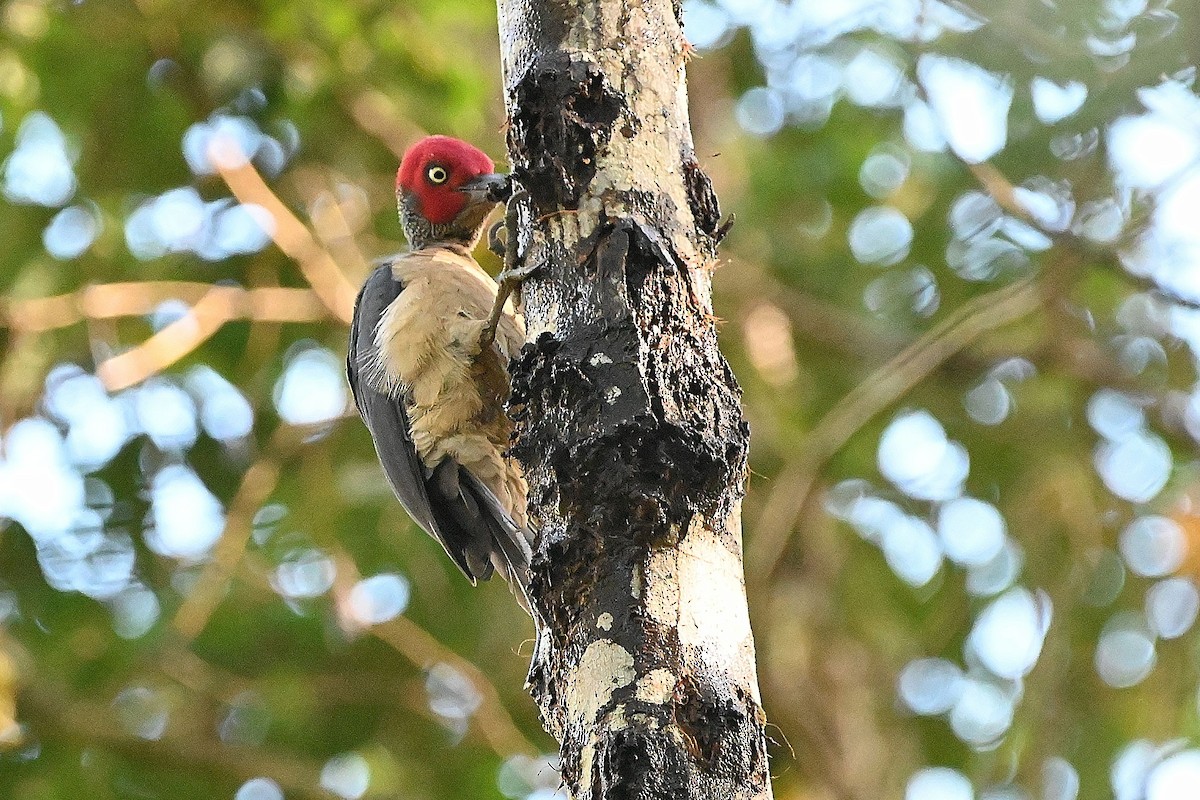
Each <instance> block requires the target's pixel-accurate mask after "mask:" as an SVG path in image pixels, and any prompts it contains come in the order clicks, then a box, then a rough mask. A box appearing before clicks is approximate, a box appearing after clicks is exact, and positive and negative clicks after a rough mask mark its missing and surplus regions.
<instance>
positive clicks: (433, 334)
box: [376, 259, 512, 470]
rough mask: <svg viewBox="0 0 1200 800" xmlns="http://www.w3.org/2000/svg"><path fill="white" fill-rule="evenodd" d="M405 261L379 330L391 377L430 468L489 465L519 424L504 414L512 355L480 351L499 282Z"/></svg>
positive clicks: (437, 264)
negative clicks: (445, 463)
mask: <svg viewBox="0 0 1200 800" xmlns="http://www.w3.org/2000/svg"><path fill="white" fill-rule="evenodd" d="M410 260H411V262H412V263H402V262H405V261H410ZM397 263H398V267H397V268H395V269H394V273H395V274H396V277H397V278H398V279H399V280H400V281H401V283H402V284H403V285H404V289H403V291H401V292H400V294H399V296H398V297H397V298H396V299H395V300H394V301H393V302H392V303H391V305H390V306H388V308H387V310H386V311H385V312H384V314H383V317H382V319H381V320H380V324H379V329H378V330H377V332H376V343H377V344H378V346H379V354H380V360H381V362H382V363H381V367H382V369H383V372H384V377H385V379H386V381H387V383H388V384H389V385H391V386H394V387H397V388H398V389H400V390H401V391H402V393H403V394H402V396H403V402H405V404H406V406H407V408H406V411H407V412H408V417H409V423H410V427H411V433H412V439H413V443H414V444H415V445H416V448H417V453H418V454H419V455H420V456H421V460H422V461H423V462H424V463H425V464H426V466H429V467H434V466H436V465H437V464H438V463H439V462H440V461H441V460H442V459H443V458H445V457H446V456H450V457H452V458H454V459H455V460H456V461H458V462H459V463H460V464H463V465H464V466H468V467H470V466H471V463H472V462H474V463H477V464H479V466H480V468H484V466H485V465H484V464H483V463H482V461H487V460H492V459H493V455H492V454H495V456H494V457H495V458H499V454H500V452H502V450H503V448H504V447H505V446H506V444H507V441H508V436H509V434H510V432H511V429H512V426H511V423H510V422H509V420H508V417H507V416H506V415H505V414H504V402H505V401H506V400H507V398H508V394H509V379H508V372H507V369H506V365H505V363H504V359H503V358H501V356H500V354H499V353H498V352H497V351H496V349H495V347H491V348H489V349H488V351H487V352H485V353H483V355H482V356H481V355H480V348H479V337H480V334H481V333H482V330H483V326H484V324H485V321H486V319H487V316H488V314H489V312H490V311H491V307H492V303H493V302H494V300H495V296H496V295H495V292H496V289H495V283H494V282H493V281H492V280H491V279H490V278H489V277H488V276H487V275H486V274H484V273H483V272H482V271H481V270H478V268H477V267H473V268H468V267H455V265H453V264H452V263H451V264H446V263H443V262H441V261H438V260H436V259H424V260H418V259H401V260H400V261H398V262H397ZM490 469H491V468H489V470H490Z"/></svg>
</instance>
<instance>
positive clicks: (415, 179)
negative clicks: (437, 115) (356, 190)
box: [396, 136, 496, 225]
mask: <svg viewBox="0 0 1200 800" xmlns="http://www.w3.org/2000/svg"><path fill="white" fill-rule="evenodd" d="M495 168H496V167H495V165H494V164H493V163H492V160H491V159H490V158H488V157H487V156H486V155H485V154H484V153H483V151H481V150H480V149H479V148H477V147H475V146H473V145H470V144H467V143H466V142H464V141H462V140H461V139H455V138H452V137H450V136H426V137H425V138H424V139H422V140H421V141H419V142H417V143H416V144H414V145H413V146H412V147H410V148H408V150H407V151H406V152H405V153H404V159H403V160H402V161H401V162H400V170H399V171H398V172H397V173H396V193H397V195H399V196H400V201H401V205H402V206H403V205H404V204H406V203H411V206H410V208H411V210H412V211H415V212H416V213H417V214H419V215H420V216H422V217H424V218H425V219H426V220H427V221H429V222H430V223H432V224H433V225H449V224H450V223H452V222H454V220H455V219H456V218H458V216H459V215H460V214H461V213H462V212H463V210H464V209H465V208H466V207H467V203H468V202H470V200H471V197H470V196H469V194H468V193H467V192H464V191H463V187H464V186H465V185H466V184H468V183H470V182H471V181H473V180H475V179H476V178H479V177H482V176H484V175H489V174H491V173H492V172H494V170H495Z"/></svg>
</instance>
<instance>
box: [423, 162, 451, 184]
mask: <svg viewBox="0 0 1200 800" xmlns="http://www.w3.org/2000/svg"><path fill="white" fill-rule="evenodd" d="M425 177H427V178H429V182H430V183H437V184H441V183H445V182H446V179H447V178H449V177H450V174H449V173H448V172H446V168H445V167H439V166H436V165H435V166H432V167H430V168H429V170H428V171H427V172H426V173H425Z"/></svg>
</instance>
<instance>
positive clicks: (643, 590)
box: [499, 0, 771, 800]
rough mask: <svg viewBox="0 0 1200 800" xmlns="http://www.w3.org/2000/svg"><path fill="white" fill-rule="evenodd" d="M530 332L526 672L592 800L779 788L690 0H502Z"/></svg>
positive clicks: (576, 790)
mask: <svg viewBox="0 0 1200 800" xmlns="http://www.w3.org/2000/svg"><path fill="white" fill-rule="evenodd" d="M499 9H500V33H501V42H502V56H503V66H504V72H505V90H506V99H507V105H508V112H509V121H510V125H509V133H508V145H509V152H510V156H511V159H512V163H513V167H514V170H515V172H516V174H517V176H518V178H519V181H520V183H521V184H522V185H523V187H524V188H525V189H526V190H527V191H528V193H529V200H528V201H527V202H526V204H525V207H524V208H522V213H521V220H522V225H521V234H520V242H521V250H522V254H523V256H524V260H525V264H526V265H527V266H528V265H537V266H539V267H540V270H539V272H538V273H536V275H535V276H534V277H532V278H530V279H529V280H528V281H527V282H526V284H525V286H524V288H523V291H522V295H523V297H522V300H523V306H524V313H525V320H526V325H527V327H528V329H529V336H530V343H529V344H528V345H526V347H525V349H524V350H523V351H522V354H521V356H520V358H519V359H518V360H517V361H516V362H515V363H514V365H513V383H514V387H513V414H514V417H515V418H516V419H517V421H518V427H519V432H518V439H517V443H516V445H515V447H514V452H515V454H516V455H517V457H518V458H520V459H521V461H522V462H523V464H524V465H525V467H526V469H527V473H528V478H529V483H530V513H531V518H532V519H533V520H534V522H535V524H536V526H537V528H538V530H539V531H540V538H539V542H538V546H537V552H536V553H535V556H534V579H533V585H532V590H531V594H532V598H533V602H534V604H535V605H536V606H537V608H538V610H539V612H540V616H542V617H543V618H544V620H545V622H546V625H545V628H544V631H543V635H542V636H541V638H540V640H539V642H538V645H537V648H536V651H535V654H534V658H533V664H532V665H531V668H530V690H531V692H532V694H533V696H534V699H535V700H536V701H537V702H538V704H539V706H540V708H541V712H542V717H543V721H544V723H545V725H546V728H547V730H549V731H550V733H551V734H553V735H554V736H555V738H557V739H558V741H559V742H560V743H561V745H562V757H563V758H562V761H563V779H564V781H565V783H566V785H567V787H568V789H569V790H570V792H571V796H572V797H573V798H576V799H577V800H626V798H628V799H629V800H633V799H634V798H638V799H639V800H642V799H644V800H649V799H650V798H656V799H657V798H671V799H672V800H676V799H678V798H714V799H718V798H719V800H727V799H728V798H739V799H740V798H769V797H770V796H771V786H770V776H769V773H768V769H767V756H766V746H765V734H764V722H765V720H764V716H763V712H762V708H761V703H760V700H759V694H758V685H757V679H756V677H755V670H754V646H753V641H752V638H751V634H750V623H749V617H748V615H747V612H746V600H745V588H744V583H743V579H742V561H741V527H740V502H741V497H742V492H743V487H744V481H745V474H746V449H747V443H748V438H749V432H748V429H747V426H746V423H745V421H744V419H743V417H742V412H741V404H740V392H739V390H738V387H737V383H736V381H735V380H734V378H733V375H732V374H731V372H730V370H729V367H728V365H727V364H726V362H725V360H724V358H723V357H722V356H721V354H720V352H719V350H718V349H717V338H716V328H715V325H714V318H713V316H712V308H711V292H710V282H709V277H710V271H711V268H712V267H713V266H714V264H715V258H716V244H717V239H718V238H719V236H720V229H719V226H718V223H719V216H720V214H719V210H718V206H717V199H716V196H715V194H714V193H713V189H712V184H711V182H710V181H709V179H708V177H707V176H706V175H705V174H704V172H703V170H702V169H701V167H700V165H699V164H698V163H697V160H696V158H695V155H694V153H693V148H692V139H691V131H690V128H689V124H688V116H687V95H686V89H685V84H684V61H685V58H686V53H687V50H688V46H687V44H686V42H685V41H684V38H683V35H682V31H681V29H680V19H679V5H678V3H675V2H672V0H641V2H631V1H630V0H572V2H566V0H500V2H499Z"/></svg>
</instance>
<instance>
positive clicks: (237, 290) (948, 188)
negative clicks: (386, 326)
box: [0, 0, 1200, 800]
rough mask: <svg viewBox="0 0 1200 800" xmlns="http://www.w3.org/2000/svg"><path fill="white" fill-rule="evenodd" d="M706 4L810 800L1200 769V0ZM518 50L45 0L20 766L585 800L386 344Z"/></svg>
mask: <svg viewBox="0 0 1200 800" xmlns="http://www.w3.org/2000/svg"><path fill="white" fill-rule="evenodd" d="M684 13H685V19H686V24H687V34H688V37H689V39H690V41H691V42H692V43H693V44H694V45H695V48H696V52H695V57H694V58H693V59H692V60H691V62H690V65H689V78H690V88H691V100H692V123H693V127H694V130H695V137H696V142H697V148H698V154H699V156H700V160H701V161H702V163H703V164H704V166H705V167H706V169H708V170H709V171H710V173H711V175H712V177H713V180H714V181H715V183H716V186H717V189H718V191H719V194H720V196H721V199H722V201H723V204H724V209H725V211H726V212H736V214H737V224H736V226H735V227H734V228H733V231H732V233H731V234H730V236H729V238H728V239H727V241H726V243H725V245H724V247H723V259H722V264H721V266H720V268H719V270H718V272H717V274H716V307H717V310H718V313H719V314H720V316H721V317H722V318H723V320H724V322H723V334H722V336H723V338H722V341H723V346H724V348H725V352H726V354H727V356H728V357H729V359H730V360H731V361H732V363H733V365H734V367H735V369H736V371H737V374H738V376H739V378H740V380H741V382H742V385H743V387H744V389H745V401H746V411H747V414H748V416H749V418H750V420H751V422H752V424H753V430H754V438H753V449H752V455H751V463H752V467H753V474H752V475H751V477H750V486H749V495H748V497H747V500H746V503H745V539H746V546H747V549H746V566H747V584H748V591H749V595H750V599H751V615H752V618H753V621H754V626H755V630H756V634H757V640H758V647H759V670H760V680H761V684H762V691H763V697H764V701H765V706H766V710H767V713H768V715H769V717H770V720H771V722H772V723H773V724H772V727H771V735H772V738H773V740H774V742H773V745H772V753H773V772H774V774H775V783H776V797H778V798H782V799H786V800H882V799H883V798H902V797H903V798H906V800H974V799H975V798H978V799H979V800H1077V799H1078V800H1100V799H1101V798H1103V799H1104V800H1110V799H1111V800H1194V799H1195V798H1197V797H1200V722H1198V713H1200V712H1198V695H1197V688H1198V681H1200V672H1198V669H1197V658H1198V655H1200V650H1198V645H1200V638H1198V637H1197V634H1196V632H1195V629H1194V627H1193V625H1194V622H1195V620H1196V616H1197V610H1198V608H1200V594H1198V592H1197V579H1198V578H1200V505H1198V504H1200V469H1198V463H1200V462H1198V460H1197V450H1196V445H1197V441H1198V439H1200V390H1198V389H1197V372H1196V364H1197V354H1198V353H1200V310H1198V307H1200V96H1197V93H1196V88H1197V74H1196V64H1197V62H1200V4H1197V3H1195V2H1191V1H1190V0H1189V2H1184V1H1183V0H1176V1H1175V2H1171V1H1170V0H1080V1H1079V2H1074V1H1072V2H1068V1H1067V0H1058V1H1057V2H1055V1H1054V0H991V2H984V1H983V0H945V1H944V2H943V1H942V0H793V2H782V1H781V0H687V2H685V3H684ZM498 63H499V58H498V45H497V31H496V12H495V7H494V5H493V4H492V3H491V2H488V0H454V1H453V2H450V1H449V0H403V2H384V1H383V0H336V1H335V0H292V2H286V3H285V2H279V1H278V0H262V1H261V2H249V1H248V0H244V1H242V0H204V1H203V2H201V1H200V0H176V1H175V2H172V1H171V0H136V1H134V0H76V2H70V3H68V2H63V1H62V0H3V2H0V192H2V194H3V197H2V198H0V242H3V247H2V248H0V797H4V798H12V799H13V800H52V799H53V800H58V799H59V798H63V799H64V800H65V799H67V798H70V799H71V800H75V799H76V798H79V797H84V796H86V797H90V798H93V799H94V800H117V799H120V800H125V799H126V798H129V799H131V800H132V799H135V798H136V799H139V800H140V799H142V798H145V799H148V800H155V799H158V798H162V800H191V799H192V798H195V799H196V800H201V799H203V800H213V798H230V799H233V798H236V800H280V798H284V797H286V798H326V799H327V800H336V798H346V799H348V800H353V799H354V798H359V797H364V798H384V797H386V798H406V799H408V798H411V799H412V800H425V799H428V800H441V799H442V798H467V797H470V798H513V799H514V800H549V799H550V798H553V797H556V796H557V795H556V791H557V788H558V775H557V773H556V771H555V765H554V755H553V751H554V744H553V742H552V741H550V740H549V738H548V737H547V736H546V735H545V734H544V733H543V732H542V731H541V728H540V726H539V724H538V721H537V718H536V713H535V709H534V707H533V705H532V703H531V702H530V701H529V699H528V698H527V697H526V696H525V694H524V693H523V691H522V682H523V678H524V674H525V668H526V665H527V661H528V655H529V643H528V637H529V633H530V626H529V624H528V620H527V619H525V618H524V617H523V615H522V614H521V612H520V611H519V609H518V608H517V607H516V605H515V604H514V603H513V602H512V599H511V596H510V595H509V594H508V592H507V591H506V589H505V587H504V586H503V585H499V582H493V584H491V585H487V586H484V587H482V588H480V589H475V590H472V589H470V587H468V586H467V585H466V583H465V582H464V581H463V580H461V578H460V577H459V575H458V574H457V573H456V572H455V570H454V569H453V568H452V567H451V566H450V565H449V563H448V561H447V560H446V559H445V558H444V556H443V554H442V553H441V552H440V550H439V548H438V547H437V545H436V544H435V543H433V542H432V541H431V540H430V539H428V538H427V537H425V536H423V535H421V534H420V533H419V532H418V531H417V529H416V528H415V527H414V526H413V525H412V524H411V523H410V522H409V521H408V519H407V518H406V517H405V515H404V513H403V511H402V510H401V509H400V508H399V506H398V504H397V503H396V502H395V501H394V500H393V499H392V497H391V496H390V493H389V492H388V489H387V487H386V485H385V483H384V481H383V478H382V477H381V474H380V472H379V469H378V467H377V464H376V462H375V459H374V454H373V452H372V448H371V443H370V440H369V438H368V436H367V433H366V431H365V430H364V428H363V426H362V425H361V424H360V423H359V421H358V420H357V418H356V416H355V414H354V412H353V409H352V405H351V404H350V401H349V397H348V393H347V390H346V387H345V385H344V381H343V378H342V374H341V360H342V358H343V353H344V337H345V328H346V319H347V316H348V313H349V306H350V302H351V300H352V297H353V292H354V290H355V289H356V287H357V284H358V283H359V282H360V281H361V280H362V279H363V277H364V276H365V274H366V272H367V270H368V268H369V264H370V261H371V259H373V258H375V257H377V256H380V255H384V254H387V253H389V252H393V251H395V250H397V249H399V248H400V247H402V242H401V241H400V233H399V229H398V225H397V222H396V219H395V210H394V198H393V194H392V189H393V175H394V170H395V168H396V165H397V161H398V158H399V155H400V153H402V151H403V149H404V147H405V146H406V145H407V144H409V143H411V142H412V141H413V140H414V139H415V138H416V137H418V136H419V135H421V134H423V133H425V132H440V133H450V134H454V135H458V136H461V137H464V138H468V139H470V140H472V141H474V142H476V143H478V144H479V145H480V146H482V147H483V148H484V149H485V150H487V151H488V152H489V153H491V154H492V155H493V156H494V157H495V158H496V159H497V161H500V162H502V161H503V155H504V153H503V135H502V126H503V121H504V119H503V105H502V101H501V93H500V92H501V90H500V83H499V75H498V72H499V70H498ZM481 257H484V258H488V259H490V260H489V261H488V262H487V263H488V265H489V266H490V267H491V268H493V269H494V268H495V266H496V264H495V260H494V259H492V258H491V257H490V254H485V255H483V256H481Z"/></svg>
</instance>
